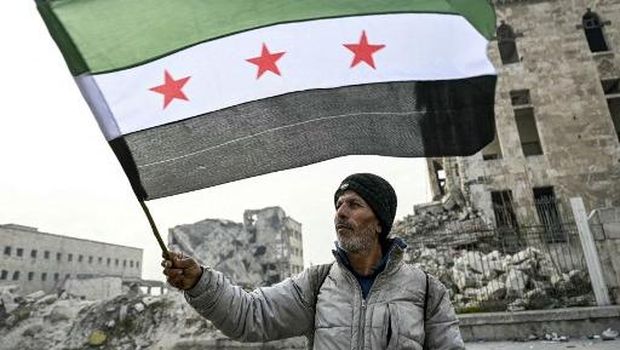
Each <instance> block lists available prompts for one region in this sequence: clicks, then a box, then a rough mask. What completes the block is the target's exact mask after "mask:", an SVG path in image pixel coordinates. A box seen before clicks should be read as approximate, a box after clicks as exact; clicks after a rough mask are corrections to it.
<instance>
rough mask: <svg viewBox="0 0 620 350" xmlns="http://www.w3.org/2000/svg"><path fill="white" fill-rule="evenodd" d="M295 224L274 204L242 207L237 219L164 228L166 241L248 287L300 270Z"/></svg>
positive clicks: (299, 242)
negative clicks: (241, 220) (255, 208)
mask: <svg viewBox="0 0 620 350" xmlns="http://www.w3.org/2000/svg"><path fill="white" fill-rule="evenodd" d="M301 238H302V236H301V224H300V223H298V222H297V221H295V220H293V219H292V218H290V217H288V216H286V213H285V212H284V210H282V209H281V208H279V207H270V208H264V209H260V210H246V211H245V212H244V214H243V223H235V222H232V221H228V220H217V219H206V220H203V221H199V222H197V223H194V224H187V225H179V226H175V227H173V228H171V229H170V231H169V235H168V245H169V246H170V248H171V249H172V250H178V251H183V252H184V253H186V254H188V255H190V256H193V257H196V258H197V259H199V260H200V263H202V264H204V265H208V266H211V267H213V268H215V269H217V270H219V271H222V272H224V273H225V274H226V275H227V276H228V277H229V278H230V279H231V280H232V281H233V282H234V283H236V284H239V285H243V286H247V287H249V288H251V287H255V286H262V285H271V284H273V283H276V282H279V281H281V280H282V279H284V278H286V277H288V276H290V275H292V274H296V273H299V272H301V271H302V270H303V247H302V240H301Z"/></svg>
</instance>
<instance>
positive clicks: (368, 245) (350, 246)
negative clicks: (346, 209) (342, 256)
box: [336, 227, 375, 254]
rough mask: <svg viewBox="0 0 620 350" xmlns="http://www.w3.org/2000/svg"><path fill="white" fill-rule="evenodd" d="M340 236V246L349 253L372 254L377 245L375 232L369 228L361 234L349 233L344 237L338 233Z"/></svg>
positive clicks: (361, 231)
mask: <svg viewBox="0 0 620 350" xmlns="http://www.w3.org/2000/svg"><path fill="white" fill-rule="evenodd" d="M336 235H337V236H338V244H339V245H340V248H342V249H343V250H344V251H346V252H347V253H353V254H358V253H364V252H370V250H371V249H372V247H373V245H374V243H375V232H374V230H373V229H372V228H370V227H368V228H365V229H363V230H360V231H359V232H355V231H347V233H345V234H344V235H342V234H340V233H339V232H338V231H336Z"/></svg>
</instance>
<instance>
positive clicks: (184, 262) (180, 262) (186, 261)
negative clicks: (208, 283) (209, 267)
mask: <svg viewBox="0 0 620 350" xmlns="http://www.w3.org/2000/svg"><path fill="white" fill-rule="evenodd" d="M195 264H196V262H195V260H194V259H193V258H190V257H184V258H182V259H177V260H175V265H176V266H177V267H181V268H187V267H192V266H194V265H195Z"/></svg>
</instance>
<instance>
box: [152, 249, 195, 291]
mask: <svg viewBox="0 0 620 350" xmlns="http://www.w3.org/2000/svg"><path fill="white" fill-rule="evenodd" d="M163 258H164V260H162V262H161V266H162V267H163V268H164V275H166V277H167V280H168V283H169V284H170V285H171V286H173V287H176V288H179V289H182V290H188V289H191V288H192V287H194V286H195V285H196V283H198V280H200V277H201V276H202V269H201V268H200V265H198V262H197V261H196V260H194V259H193V258H191V257H189V256H184V255H183V253H177V252H169V253H168V255H165V254H164V255H163Z"/></svg>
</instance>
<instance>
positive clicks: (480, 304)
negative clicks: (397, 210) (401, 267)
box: [405, 246, 594, 312]
mask: <svg viewBox="0 0 620 350" xmlns="http://www.w3.org/2000/svg"><path fill="white" fill-rule="evenodd" d="M405 259H406V260H407V261H409V262H411V263H413V264H415V265H418V266H419V267H421V268H422V269H424V270H426V271H428V272H429V273H431V274H433V275H435V276H437V277H438V278H439V279H440V280H441V281H442V282H443V283H444V285H446V287H447V288H448V289H449V291H450V292H451V299H452V301H453V303H454V305H455V307H456V308H457V310H458V311H459V312H479V311H504V310H507V311H520V310H527V309H547V308H560V307H569V306H586V305H593V304H594V296H593V293H592V292H591V287H590V281H589V277H588V275H587V273H586V272H585V271H583V270H578V269H575V270H571V271H568V272H563V271H561V269H559V268H558V267H557V266H556V265H554V263H553V261H552V260H551V258H550V257H549V256H548V255H547V254H544V253H543V252H541V251H540V250H538V249H535V248H526V249H524V250H521V251H519V252H517V253H515V254H502V253H500V252H499V251H497V250H494V251H491V252H489V253H487V254H484V253H482V252H480V251H478V250H466V249H455V248H450V247H445V246H444V247H443V248H442V249H438V248H428V247H425V246H418V247H416V246H414V247H412V249H410V250H409V251H408V253H407V254H406V256H405Z"/></svg>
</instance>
